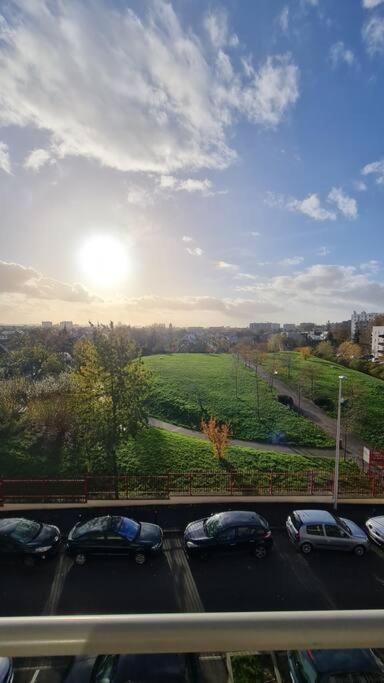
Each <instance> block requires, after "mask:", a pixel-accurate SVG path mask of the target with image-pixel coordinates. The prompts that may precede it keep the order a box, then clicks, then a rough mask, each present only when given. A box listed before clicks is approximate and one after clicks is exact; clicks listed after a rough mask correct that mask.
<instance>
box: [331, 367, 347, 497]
mask: <svg viewBox="0 0 384 683" xmlns="http://www.w3.org/2000/svg"><path fill="white" fill-rule="evenodd" d="M343 379H345V375H339V396H338V400H337V425H336V453H335V475H334V481H333V507H334V509H335V510H337V497H338V494H339V463H340V421H341V400H342V399H341V386H342V382H343Z"/></svg>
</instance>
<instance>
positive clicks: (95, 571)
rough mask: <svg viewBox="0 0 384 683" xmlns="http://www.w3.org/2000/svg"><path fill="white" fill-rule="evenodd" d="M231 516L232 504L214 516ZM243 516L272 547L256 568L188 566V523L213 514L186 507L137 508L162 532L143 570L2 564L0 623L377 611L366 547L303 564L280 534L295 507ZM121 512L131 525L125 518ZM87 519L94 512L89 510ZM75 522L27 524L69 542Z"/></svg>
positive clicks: (374, 564) (48, 674)
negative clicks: (259, 524) (260, 523)
mask: <svg viewBox="0 0 384 683" xmlns="http://www.w3.org/2000/svg"><path fill="white" fill-rule="evenodd" d="M228 507H232V508H233V505H232V506H230V505H227V506H225V505H224V504H222V505H220V506H217V505H216V506H215V507H214V509H215V510H217V509H225V508H227V509H228ZM237 507H239V506H237ZM242 507H243V508H246V509H255V510H257V511H259V512H260V513H261V514H263V515H264V516H265V517H267V519H268V520H269V521H270V523H271V526H272V529H273V536H274V541H275V543H274V548H273V550H272V552H271V554H270V555H269V556H268V557H267V558H265V559H263V560H257V559H255V558H253V557H251V556H249V555H242V556H227V557H224V558H223V557H212V558H210V559H209V560H207V561H202V560H199V559H193V560H191V561H188V559H187V557H186V556H185V554H184V550H183V547H182V533H181V530H182V528H183V527H184V525H185V523H186V522H188V521H191V520H192V519H196V518H199V517H201V516H204V515H205V514H207V513H208V512H212V511H213V508H212V505H211V506H199V507H198V509H196V508H193V506H191V505H189V506H185V508H184V506H183V509H179V510H178V511H172V512H171V511H169V513H168V512H167V511H166V510H165V509H164V510H160V511H157V512H155V511H154V510H151V508H150V507H147V508H145V509H138V508H136V510H135V512H134V516H135V517H136V518H138V519H144V518H145V519H147V520H148V521H149V520H150V519H151V520H152V521H155V519H156V520H157V521H158V522H159V523H161V524H163V526H164V529H165V542H164V552H163V554H162V555H161V556H159V557H155V558H153V559H151V560H150V561H148V562H147V564H145V565H143V566H138V565H136V564H135V563H134V562H132V561H128V560H126V559H120V558H111V559H109V558H102V559H100V558H97V559H90V560H89V561H88V563H87V564H86V565H85V566H84V567H79V566H77V565H75V564H74V563H73V560H72V559H70V558H69V557H67V556H66V555H65V554H60V555H59V556H58V557H56V558H54V559H53V560H49V561H47V562H43V563H41V565H39V566H37V567H34V568H32V569H31V568H26V567H24V566H23V565H22V564H21V563H14V562H13V563H8V562H6V561H4V562H2V563H1V565H0V609H1V615H2V616H18V615H20V616H21V615H34V614H36V615H38V614H45V615H49V614H97V613H99V614H100V613H101V614H102V613H131V614H132V613H149V612H180V611H204V610H205V611H238V610H240V611H243V610H244V611H253V610H255V611H264V610H266V611H268V610H312V609H315V610H316V609H319V610H328V609H361V608H373V609H375V608H384V552H383V551H381V550H380V549H378V548H373V549H372V550H371V551H370V552H369V553H368V554H367V555H366V556H365V557H363V558H357V557H354V556H352V555H349V554H344V553H337V552H329V553H327V552H323V553H319V552H314V553H313V554H312V555H310V556H303V555H301V554H300V553H297V552H296V551H295V549H294V548H293V547H292V545H291V544H290V542H289V540H288V537H287V535H286V532H285V530H284V521H285V517H286V512H287V510H288V508H289V509H292V506H288V508H286V507H285V506H282V507H280V508H278V509H276V506H275V507H274V511H273V512H272V509H271V510H267V509H266V507H267V506H265V505H258V506H256V505H243V506H242ZM269 507H270V506H268V508H269ZM297 507H298V506H297ZM301 507H303V506H301ZM203 508H204V509H203ZM104 512H105V510H103V511H100V510H99V511H97V513H96V514H99V513H100V514H103V513H104ZM115 512H116V510H115ZM122 512H123V513H124V514H131V515H132V516H133V513H132V510H123V511H122ZM353 513H354V514H353ZM86 514H87V516H88V517H91V516H93V515H94V514H95V513H94V511H89V510H87V513H86ZM344 514H345V516H348V515H349V516H350V517H351V518H352V519H355V520H356V521H360V522H362V521H363V519H365V518H367V517H368V516H369V515H371V514H372V509H369V510H368V509H365V508H362V507H359V508H358V509H356V511H354V510H350V509H349V510H348V511H345V512H344ZM375 514H380V510H378V509H376V510H375ZM77 515H78V512H77V511H75V510H74V511H72V510H70V511H61V512H60V511H57V512H56V511H54V512H52V511H44V512H41V513H37V514H35V515H33V516H34V518H38V519H41V520H43V519H44V520H46V521H53V522H55V523H57V524H58V525H59V526H60V528H61V529H62V531H63V533H67V532H68V530H69V528H70V527H71V525H72V524H73V522H74V521H76V519H77V518H78V517H77ZM167 515H168V517H167ZM29 516H31V517H32V515H29ZM177 522H179V525H178V524H177ZM177 527H179V530H178V528H177ZM63 666H65V661H60V662H57V663H55V667H54V668H55V670H56V673H57V676H58V672H59V670H62V667H63ZM16 667H17V671H16V677H15V683H21V682H23V683H24V682H28V683H36V681H37V683H44V681H52V682H53V683H54V681H55V680H59V678H58V677H57V676H56V678H55V674H54V672H53V670H52V668H51V664H50V662H47V661H46V660H42V662H40V665H39V666H36V663H35V662H30V661H26V660H20V661H17V662H16Z"/></svg>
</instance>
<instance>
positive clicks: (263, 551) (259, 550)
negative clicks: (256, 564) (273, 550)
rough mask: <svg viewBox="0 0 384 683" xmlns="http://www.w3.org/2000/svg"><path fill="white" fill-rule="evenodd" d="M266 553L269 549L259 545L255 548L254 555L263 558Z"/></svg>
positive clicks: (259, 558)
mask: <svg viewBox="0 0 384 683" xmlns="http://www.w3.org/2000/svg"><path fill="white" fill-rule="evenodd" d="M266 555H267V549H266V548H265V546H263V545H257V546H256V548H254V549H253V556H254V557H257V559H258V560H262V559H263V557H266Z"/></svg>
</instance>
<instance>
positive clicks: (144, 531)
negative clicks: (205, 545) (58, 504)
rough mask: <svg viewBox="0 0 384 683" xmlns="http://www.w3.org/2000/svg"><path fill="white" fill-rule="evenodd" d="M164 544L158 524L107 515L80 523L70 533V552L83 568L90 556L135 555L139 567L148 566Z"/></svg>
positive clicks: (68, 545)
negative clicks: (145, 564)
mask: <svg viewBox="0 0 384 683" xmlns="http://www.w3.org/2000/svg"><path fill="white" fill-rule="evenodd" d="M162 545H163V532H162V530H161V529H160V527H159V526H157V524H149V523H147V522H136V521H135V520H133V519H129V518H128V517H120V516H117V515H116V516H115V515H107V516H105V517H94V518H93V519H90V520H88V521H87V522H78V524H76V525H75V526H74V527H73V529H71V531H70V533H69V536H68V541H67V552H68V553H69V554H70V555H72V556H73V557H74V558H75V562H76V563H77V564H80V565H82V564H84V563H85V562H86V559H87V556H88V555H116V556H118V555H131V556H133V557H134V559H135V562H136V563H137V564H144V562H145V561H146V559H147V557H148V555H151V554H155V553H158V552H160V550H161V548H162Z"/></svg>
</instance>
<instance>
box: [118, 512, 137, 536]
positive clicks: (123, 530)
mask: <svg viewBox="0 0 384 683" xmlns="http://www.w3.org/2000/svg"><path fill="white" fill-rule="evenodd" d="M116 520H117V526H116V529H117V531H118V532H119V534H121V536H124V538H126V539H127V541H133V540H134V539H135V538H136V536H137V535H138V534H139V532H140V524H138V523H137V522H135V520H134V519H129V518H128V517H117V518H116Z"/></svg>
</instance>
